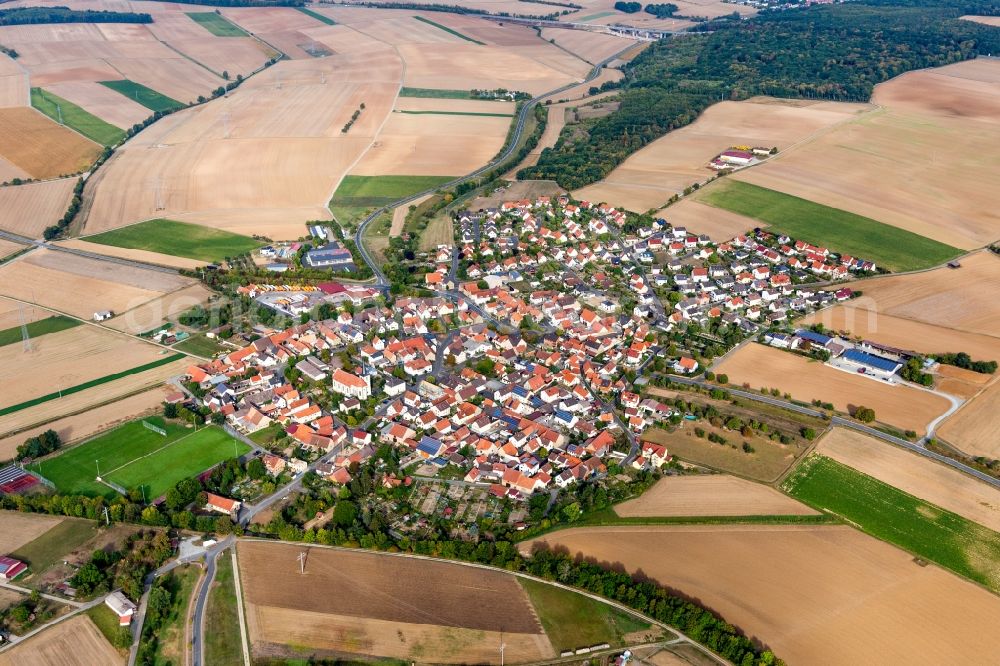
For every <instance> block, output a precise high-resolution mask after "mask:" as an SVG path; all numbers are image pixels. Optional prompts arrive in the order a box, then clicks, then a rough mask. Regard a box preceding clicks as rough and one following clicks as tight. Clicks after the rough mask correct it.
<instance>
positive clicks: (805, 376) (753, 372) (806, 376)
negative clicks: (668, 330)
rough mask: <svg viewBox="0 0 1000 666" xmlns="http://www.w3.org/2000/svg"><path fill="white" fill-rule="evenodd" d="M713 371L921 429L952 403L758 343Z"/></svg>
mask: <svg viewBox="0 0 1000 666" xmlns="http://www.w3.org/2000/svg"><path fill="white" fill-rule="evenodd" d="M715 371H716V372H717V373H724V374H727V375H729V382H730V383H731V384H735V385H737V386H738V385H740V384H748V385H749V386H750V388H751V389H758V388H761V387H766V388H777V389H779V390H780V391H781V392H782V393H790V394H791V396H792V398H793V399H796V400H802V401H805V402H810V401H812V400H816V399H819V400H822V401H824V402H831V403H833V405H834V406H835V407H836V408H837V409H838V410H840V411H842V412H853V411H854V408H856V407H858V406H862V405H863V406H865V407H870V408H872V409H874V410H875V418H876V419H877V420H878V421H881V422H882V423H888V424H889V425H893V426H896V427H897V428H901V429H903V430H913V431H914V432H917V433H920V434H923V433H924V432H925V431H926V428H927V424H928V423H929V422H930V421H932V420H933V419H934V417H936V416H939V415H941V414H944V413H945V412H946V411H947V410H948V408H949V406H950V403H949V402H948V400H947V399H945V398H943V397H941V396H938V395H934V394H933V393H930V392H928V391H923V390H920V389H916V388H911V387H909V386H903V385H898V384H897V385H890V384H888V383H886V382H882V381H879V380H876V379H870V378H867V377H860V376H858V375H856V374H853V373H850V372H845V371H842V370H837V369H835V368H831V367H829V366H827V365H824V364H822V363H820V362H819V361H810V360H809V359H807V358H805V357H803V356H799V355H797V354H793V353H790V352H786V351H782V350H780V349H775V348H773V347H766V346H764V345H761V344H756V343H753V344H749V345H747V346H746V347H744V348H743V349H741V350H739V351H738V352H736V354H734V355H733V356H730V357H729V358H727V359H726V360H725V361H723V362H722V364H721V365H719V366H718V367H717V368H716V369H715Z"/></svg>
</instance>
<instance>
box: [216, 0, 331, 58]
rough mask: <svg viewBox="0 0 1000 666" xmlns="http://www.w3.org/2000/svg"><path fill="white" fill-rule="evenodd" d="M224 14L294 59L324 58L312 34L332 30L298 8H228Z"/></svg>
mask: <svg viewBox="0 0 1000 666" xmlns="http://www.w3.org/2000/svg"><path fill="white" fill-rule="evenodd" d="M221 11H222V15H223V16H225V17H226V18H227V19H229V20H230V21H232V22H233V23H235V24H237V25H238V26H240V27H241V28H243V29H244V30H246V31H247V32H249V33H251V34H253V35H256V36H257V37H259V38H260V39H262V40H264V41H265V42H266V43H267V44H269V45H270V46H271V47H273V48H275V49H278V50H280V51H282V52H284V53H285V54H286V55H288V57H290V58H311V57H312V55H311V53H310V51H312V52H314V53H317V55H321V54H322V53H321V52H319V51H316V50H315V49H316V48H317V41H316V39H315V37H314V36H313V35H312V34H310V33H313V32H315V31H322V30H325V29H326V28H327V27H328V26H326V25H324V24H323V23H322V22H320V21H318V20H316V19H314V18H313V17H311V16H309V15H307V14H305V13H304V12H300V11H298V10H297V9H295V8H294V7H227V8H222V10H221ZM329 27H336V26H329ZM230 39H235V38H230ZM338 52H340V51H339V50H338ZM327 53H329V51H327Z"/></svg>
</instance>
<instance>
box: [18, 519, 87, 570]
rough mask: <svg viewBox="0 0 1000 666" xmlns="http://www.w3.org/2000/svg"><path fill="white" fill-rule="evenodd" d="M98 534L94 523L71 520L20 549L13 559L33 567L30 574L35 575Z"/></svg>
mask: <svg viewBox="0 0 1000 666" xmlns="http://www.w3.org/2000/svg"><path fill="white" fill-rule="evenodd" d="M96 534H97V525H96V523H94V522H93V521H90V520H77V519H75V518H69V519H66V520H64V521H63V522H61V523H59V524H58V525H56V526H55V527H53V528H52V529H50V530H49V531H48V532H46V533H45V534H42V535H41V536H40V537H38V538H37V539H34V540H33V541H29V542H28V543H26V544H24V545H23V546H21V547H20V548H18V549H17V550H16V551H15V552H13V553H11V557H14V558H15V559H18V560H21V561H22V562H24V563H26V564H27V565H28V566H29V567H31V569H30V571H29V572H28V573H29V574H32V575H34V574H36V573H41V572H42V571H44V570H45V569H48V568H49V567H50V566H52V565H53V564H55V563H56V562H59V561H61V559H62V558H63V557H65V556H66V555H67V554H68V553H70V552H72V551H73V550H75V549H76V548H77V547H79V546H80V545H81V544H83V543H85V542H86V541H87V540H88V539H90V538H92V537H93V536H94V535H96Z"/></svg>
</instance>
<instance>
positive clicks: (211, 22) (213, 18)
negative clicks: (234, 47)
mask: <svg viewBox="0 0 1000 666" xmlns="http://www.w3.org/2000/svg"><path fill="white" fill-rule="evenodd" d="M185 13H186V14H187V15H188V16H190V17H191V20H193V21H194V22H195V23H198V24H200V25H201V26H202V27H203V28H205V30H208V31H209V32H210V33H212V34H213V35H215V36H216V37H248V36H249V35H248V34H247V32H246V31H245V30H243V28H241V27H239V26H238V25H236V24H235V23H231V22H230V21H229V20H227V19H226V18H225V17H223V16H222V15H221V14H216V13H215V12H185Z"/></svg>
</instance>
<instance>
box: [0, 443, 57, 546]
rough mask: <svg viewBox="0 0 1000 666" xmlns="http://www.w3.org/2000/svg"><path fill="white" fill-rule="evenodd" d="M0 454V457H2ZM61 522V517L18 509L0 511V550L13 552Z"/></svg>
mask: <svg viewBox="0 0 1000 666" xmlns="http://www.w3.org/2000/svg"><path fill="white" fill-rule="evenodd" d="M2 457H3V456H2V454H0V458H2ZM61 522H62V518H58V517H55V516H45V515H41V514H34V513H20V512H18V511H0V535H2V536H0V552H3V553H4V554H6V553H13V552H14V551H15V550H17V549H18V548H20V547H21V546H23V545H24V544H26V543H28V542H30V541H34V540H35V539H37V538H38V537H40V536H42V535H43V534H45V533H46V532H48V531H49V530H50V529H52V528H53V527H55V526H56V525H58V524H59V523H61Z"/></svg>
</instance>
